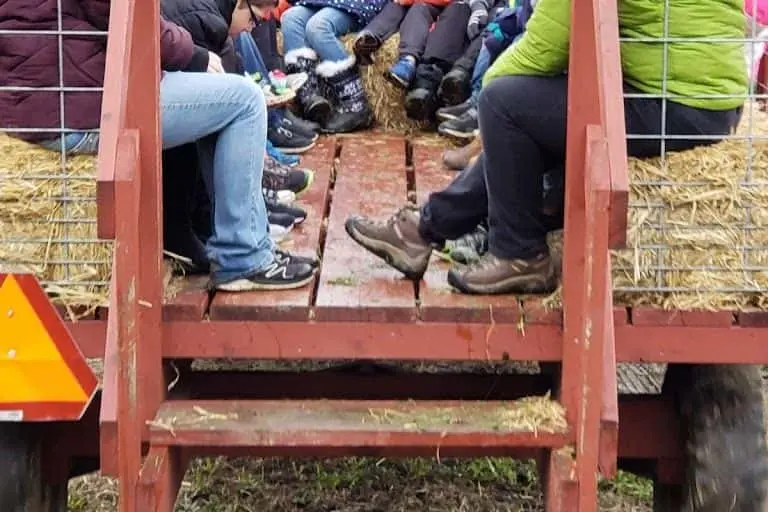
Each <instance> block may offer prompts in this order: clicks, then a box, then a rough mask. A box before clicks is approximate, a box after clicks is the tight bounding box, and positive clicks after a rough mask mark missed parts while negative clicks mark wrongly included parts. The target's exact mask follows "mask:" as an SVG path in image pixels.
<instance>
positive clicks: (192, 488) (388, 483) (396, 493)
mask: <svg viewBox="0 0 768 512" xmlns="http://www.w3.org/2000/svg"><path fill="white" fill-rule="evenodd" d="M116 498H117V496H116V489H115V485H114V483H113V482H111V481H109V480H107V479H104V478H98V477H96V476H91V477H84V478H81V479H78V480H75V481H73V482H72V484H71V486H70V501H69V502H70V510H71V511H72V512H75V511H77V512H97V511H98V512H113V511H114V510H115V509H116V508H115V507H116V505H115V503H116ZM650 500H651V483H650V482H649V481H648V480H644V479H640V478H637V477H635V476H633V475H630V474H627V473H621V474H619V476H618V478H617V479H616V480H615V481H613V482H603V483H602V484H601V508H600V509H601V510H603V511H615V512H646V511H649V512H650V510H651V508H650V505H649V504H650ZM176 510H177V511H179V512H182V511H183V512H192V511H194V512H208V511H210V512H214V511H215V512H267V511H270V512H271V511H275V512H278V511H279V512H283V511H299V510H300V511H314V512H401V511H402V512H405V511H408V512H411V511H413V512H417V511H418V512H421V511H430V512H431V511H435V512H438V511H439V512H449V511H450V512H454V511H455V512H465V511H466V512H492V511H493V512H497V511H498V512H502V511H512V512H520V511H526V512H527V511H536V510H541V497H540V492H539V487H538V484H537V482H536V474H535V471H534V466H533V464H531V463H528V462H519V461H514V460H509V459H477V460H472V461H445V460H443V461H441V462H440V463H438V462H437V461H434V460H425V459H408V460H373V459H344V460H329V461H320V460H319V461H285V460H276V459H267V460H244V459H243V460H240V459H234V460H226V459H223V458H215V459H201V460H199V461H196V462H195V463H194V465H193V467H191V468H190V470H189V471H188V473H187V475H186V479H185V481H184V484H183V487H182V492H181V496H180V498H179V501H178V505H177V508H176Z"/></svg>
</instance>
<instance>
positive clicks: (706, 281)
mask: <svg viewBox="0 0 768 512" xmlns="http://www.w3.org/2000/svg"><path fill="white" fill-rule="evenodd" d="M619 4H621V2H619ZM660 4H663V5H664V21H663V30H662V32H663V36H662V37H659V38H640V37H637V36H635V37H628V34H622V41H621V43H622V52H624V51H625V50H627V49H630V48H631V46H632V45H636V48H642V49H643V51H645V52H648V55H649V56H658V57H659V59H660V60H661V63H660V65H661V66H662V70H663V79H662V82H661V84H660V87H661V90H662V91H661V93H660V94H643V93H642V92H641V91H640V90H639V89H641V88H640V87H638V88H635V87H632V84H628V85H627V86H626V89H625V106H626V108H627V110H628V111H629V110H632V109H636V110H638V111H642V112H644V113H647V110H643V109H644V108H645V107H646V106H648V105H653V104H655V105H656V106H658V108H659V109H660V123H659V121H658V120H657V121H656V122H657V123H658V124H657V125H656V126H655V127H654V129H653V130H649V129H646V127H644V126H642V123H635V126H632V124H633V123H629V122H628V125H627V137H628V139H629V140H628V143H629V148H630V150H629V152H630V154H632V153H633V150H632V147H633V144H634V145H635V151H634V154H636V155H637V153H638V150H637V148H638V147H640V148H648V147H655V151H656V153H655V154H656V155H657V156H655V157H652V158H642V159H639V158H630V162H629V173H630V184H631V187H630V212H629V215H630V218H629V233H628V249H627V250H623V251H617V252H616V253H614V255H613V266H614V287H615V291H616V293H615V295H616V297H617V298H618V299H619V300H620V301H621V302H626V303H629V304H631V305H638V304H644V305H653V306H659V307H665V308H679V309H693V308H705V309H720V308H728V309H732V308H738V309H740V308H754V307H760V308H766V307H768V298H767V297H766V291H768V225H767V224H766V221H768V140H767V139H768V114H766V112H765V111H764V110H762V107H763V105H762V100H763V99H764V95H761V94H758V91H760V87H758V84H757V81H758V80H759V78H758V73H757V72H756V71H757V68H756V63H759V61H760V58H761V56H762V51H763V42H764V41H765V40H768V27H766V26H764V25H762V24H761V21H762V23H768V22H766V21H765V20H760V19H758V18H759V17H758V16H757V12H756V8H755V7H754V5H753V3H752V2H751V1H748V2H747V4H746V11H747V13H748V14H749V15H748V16H746V25H745V27H744V33H743V35H742V34H738V37H736V36H735V35H733V34H729V33H728V31H727V30H726V29H727V24H728V23H727V22H726V23H719V22H718V20H717V16H718V13H715V12H712V13H707V12H705V10H706V9H709V8H710V7H711V6H712V5H713V4H714V2H707V3H706V5H705V4H704V3H702V4H701V6H702V7H701V9H702V12H701V18H702V20H703V19H705V18H707V16H709V18H708V19H709V21H708V22H707V23H703V22H701V20H698V21H690V20H685V19H681V7H680V5H681V4H683V2H678V1H676V0H665V1H662V2H660ZM726 4H728V5H730V6H731V7H733V5H734V2H733V1H732V0H727V1H724V2H723V3H722V5H726ZM707 6H709V7H707ZM741 7H742V6H739V8H741ZM688 9H690V4H689V7H688ZM753 11H755V12H754V13H753ZM752 14H754V15H752ZM700 22H701V23H700ZM684 23H687V24H688V26H689V27H691V25H690V24H691V23H697V24H698V25H699V26H701V30H700V32H702V33H701V34H700V36H697V37H690V32H691V30H689V31H688V32H689V34H688V35H687V37H685V38H682V37H679V36H678V35H677V34H678V33H679V32H680V31H679V30H678V28H679V27H680V26H681V25H682V24H684ZM731 26H733V25H731ZM723 27H725V28H723ZM712 29H715V30H721V29H722V30H723V33H706V30H712ZM701 43H704V44H705V45H707V47H706V49H705V53H706V55H708V56H710V57H711V61H709V60H707V61H704V62H702V61H701V59H700V60H699V61H693V62H686V61H685V58H686V56H688V55H693V54H694V53H695V52H693V51H691V48H692V47H693V46H694V45H698V46H699V47H700V48H701V46H702V45H701ZM735 52H738V53H740V54H741V56H742V57H741V58H742V60H743V71H744V75H741V74H740V73H739V72H740V71H741V70H738V71H739V72H735V73H734V72H733V69H731V70H730V71H729V69H728V68H727V66H726V65H725V64H723V63H724V62H733V61H734V59H733V58H732V57H733V55H735ZM729 56H730V57H729ZM729 59H730V60H729ZM657 64H658V63H657ZM695 74H699V81H700V82H701V83H702V84H705V87H704V88H706V86H707V84H708V83H711V84H715V83H720V84H725V85H726V87H720V88H721V89H722V88H726V89H728V88H730V89H732V90H733V91H734V94H728V95H714V94H700V95H698V96H696V95H692V94H690V93H686V91H682V92H681V89H684V87H681V86H680V81H681V80H682V77H683V76H688V77H691V76H694V75H695ZM626 76H627V72H626V70H625V79H626ZM746 77H748V79H747V78H746ZM676 81H677V82H676ZM717 81H720V82H717ZM724 81H725V82H724ZM747 82H749V86H747V85H746V83H747ZM742 84H744V85H743V86H742ZM713 88H717V87H713ZM632 100H635V101H634V103H632ZM644 101H648V102H650V103H643V102H644ZM734 104H743V106H742V110H741V117H740V119H739V117H738V113H736V114H735V116H733V118H734V123H733V124H734V125H735V126H734V128H733V130H732V131H731V133H730V134H725V135H722V136H717V137H713V136H712V133H714V132H712V131H711V130H712V129H713V127H714V126H715V125H716V124H718V123H719V124H720V125H722V121H723V119H724V118H725V117H727V115H728V111H729V110H730V109H733V108H734V107H733V105H734ZM633 105H634V106H633ZM680 105H684V106H693V107H695V108H697V109H699V110H703V111H704V112H703V113H702V115H700V116H698V117H697V115H696V113H695V112H694V113H692V114H691V115H690V116H689V119H688V120H687V121H685V122H682V123H681V121H680V119H681V115H682V114H681V109H680ZM651 110H652V109H651ZM631 115H633V113H632V112H628V113H627V117H628V118H629V117H630V116H631ZM640 115H643V114H642V113H641V114H640ZM718 116H719V117H718ZM714 120H717V121H714ZM636 126H640V127H641V128H640V129H636V130H635V132H634V133H633V128H635V127H636ZM681 127H685V128H684V129H683V128H681ZM638 132H642V133H638ZM713 139H714V140H713ZM654 141H655V144H649V142H654ZM692 141H693V142H695V143H696V144H695V145H697V147H695V148H692V149H684V148H685V146H686V145H688V146H690V145H692V144H690V143H691V142H692ZM643 143H645V144H643ZM683 149H684V150H683ZM640 152H641V153H642V152H643V151H642V150H641V151H640ZM641 156H643V157H648V156H649V155H647V154H643V155H641Z"/></svg>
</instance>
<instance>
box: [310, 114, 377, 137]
mask: <svg viewBox="0 0 768 512" xmlns="http://www.w3.org/2000/svg"><path fill="white" fill-rule="evenodd" d="M372 124H373V113H372V112H371V113H369V114H368V117H366V119H365V121H363V122H362V123H360V124H357V125H354V126H352V127H350V128H347V129H346V130H334V129H333V128H328V127H325V128H323V129H322V130H321V132H322V133H325V134H329V135H332V134H334V133H353V132H356V131H360V130H366V129H368V128H370V127H371V125H372Z"/></svg>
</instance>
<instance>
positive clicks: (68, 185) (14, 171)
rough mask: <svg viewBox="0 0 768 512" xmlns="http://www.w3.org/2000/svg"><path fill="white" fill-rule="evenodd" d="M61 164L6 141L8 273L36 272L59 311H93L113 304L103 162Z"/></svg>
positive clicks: (2, 253) (0, 263)
mask: <svg viewBox="0 0 768 512" xmlns="http://www.w3.org/2000/svg"><path fill="white" fill-rule="evenodd" d="M61 164H62V163H61V156H60V154H59V153H58V152H55V151H47V150H44V149H41V148H39V147H37V146H35V145H32V144H28V143H26V142H23V141H20V140H17V139H14V138H11V137H9V136H7V135H5V134H0V271H16V272H33V273H34V274H36V275H37V276H38V278H39V279H40V280H41V281H42V282H43V285H44V286H45V288H46V291H48V293H49V294H50V295H51V297H52V299H53V301H54V302H55V303H59V304H64V305H75V304H76V305H78V306H84V307H86V308H91V309H92V308H95V307H97V306H103V305H105V304H106V301H107V294H108V287H107V283H108V282H109V277H110V264H111V258H112V250H111V245H110V244H109V243H107V242H101V241H97V240H96V222H95V219H96V203H95V194H96V181H95V179H94V178H95V175H96V165H95V158H94V157H89V156H78V157H72V158H67V161H66V165H65V166H63V167H62V165H61ZM81 313H82V312H81Z"/></svg>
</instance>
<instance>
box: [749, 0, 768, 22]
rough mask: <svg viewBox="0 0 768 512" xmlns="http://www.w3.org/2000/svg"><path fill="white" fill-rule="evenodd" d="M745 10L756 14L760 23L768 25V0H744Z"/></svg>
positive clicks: (753, 14)
mask: <svg viewBox="0 0 768 512" xmlns="http://www.w3.org/2000/svg"><path fill="white" fill-rule="evenodd" d="M744 12H746V13H747V14H748V15H750V16H755V17H756V18H757V22H758V23H759V24H760V25H768V0H744Z"/></svg>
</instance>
